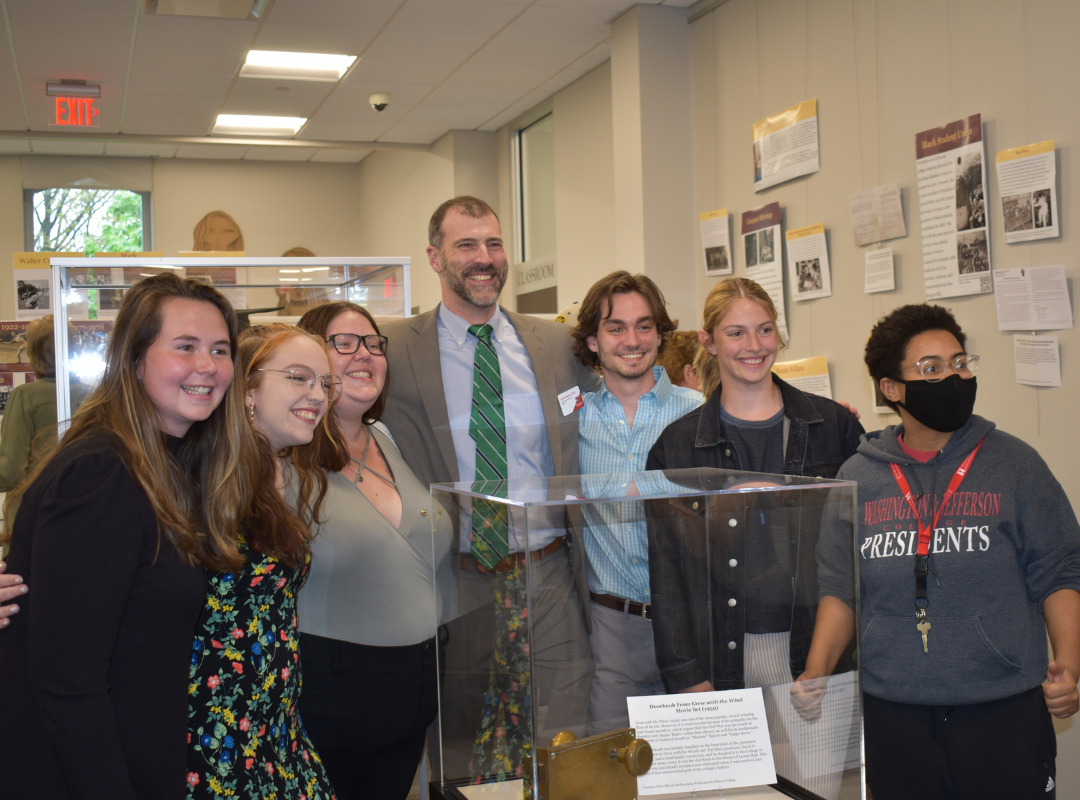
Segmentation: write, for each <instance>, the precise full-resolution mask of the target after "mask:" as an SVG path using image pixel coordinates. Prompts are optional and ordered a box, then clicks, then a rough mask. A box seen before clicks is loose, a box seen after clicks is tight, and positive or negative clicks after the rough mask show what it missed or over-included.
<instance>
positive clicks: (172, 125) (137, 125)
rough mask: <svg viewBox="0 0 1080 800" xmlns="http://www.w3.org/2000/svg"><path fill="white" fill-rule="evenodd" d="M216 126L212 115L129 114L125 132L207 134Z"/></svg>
mask: <svg viewBox="0 0 1080 800" xmlns="http://www.w3.org/2000/svg"><path fill="white" fill-rule="evenodd" d="M213 126H214V118H213V117H212V116H204V115H195V116H181V115H179V114H130V113H129V114H128V115H127V116H126V117H124V133H130V134H133V135H134V134H142V135H150V136H206V135H207V134H208V133H209V132H210V128H212V127H213Z"/></svg>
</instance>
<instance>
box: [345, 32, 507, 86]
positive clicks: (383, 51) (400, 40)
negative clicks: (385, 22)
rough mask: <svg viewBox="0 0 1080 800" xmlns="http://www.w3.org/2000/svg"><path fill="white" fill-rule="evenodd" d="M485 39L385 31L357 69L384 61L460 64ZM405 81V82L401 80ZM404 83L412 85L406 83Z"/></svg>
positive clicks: (475, 35) (482, 37) (483, 37)
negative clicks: (367, 64)
mask: <svg viewBox="0 0 1080 800" xmlns="http://www.w3.org/2000/svg"><path fill="white" fill-rule="evenodd" d="M487 38H488V37H487V36H484V35H477V34H452V33H448V34H445V35H444V34H438V33H405V32H402V31H390V30H387V31H384V32H383V34H382V35H381V36H380V37H379V38H378V39H376V40H375V42H374V43H373V44H372V45H371V47H370V48H368V51H367V53H365V54H364V58H362V59H361V60H360V64H359V65H357V67H356V68H357V69H361V68H362V67H363V66H364V65H365V62H369V63H371V62H376V63H377V62H379V61H386V62H389V63H393V64H405V63H409V62H412V61H451V62H456V63H460V62H462V61H464V60H465V59H466V58H468V57H469V56H470V55H472V53H473V52H475V51H476V50H478V49H480V47H481V46H482V45H483V44H484V42H485V41H487ZM401 80H405V79H401ZM405 82H406V83H413V81H411V80H405Z"/></svg>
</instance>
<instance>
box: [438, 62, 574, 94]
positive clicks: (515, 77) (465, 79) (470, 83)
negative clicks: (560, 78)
mask: <svg viewBox="0 0 1080 800" xmlns="http://www.w3.org/2000/svg"><path fill="white" fill-rule="evenodd" d="M558 72H559V69H558V68H552V67H525V66H521V65H510V64H504V65H501V66H494V65H492V64H476V63H474V62H472V61H469V62H468V63H466V64H462V65H461V67H459V68H458V69H457V71H455V72H454V74H453V75H451V76H450V77H449V78H448V79H447V81H446V85H448V86H461V87H468V88H469V89H471V90H472V93H473V95H474V96H475V95H476V94H477V92H476V90H477V89H481V90H486V89H520V90H522V91H530V90H532V89H535V88H536V87H537V86H539V85H540V84H542V83H544V82H545V81H548V80H550V79H551V78H552V77H553V76H554V75H555V74H557V73H558ZM484 94H486V92H484Z"/></svg>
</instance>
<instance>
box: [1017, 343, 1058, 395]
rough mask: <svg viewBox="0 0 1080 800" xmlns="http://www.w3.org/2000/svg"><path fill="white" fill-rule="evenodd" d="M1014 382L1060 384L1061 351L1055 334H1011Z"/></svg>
mask: <svg viewBox="0 0 1080 800" xmlns="http://www.w3.org/2000/svg"><path fill="white" fill-rule="evenodd" d="M1013 364H1014V366H1015V368H1016V382H1017V383H1023V384H1026V385H1027V386H1061V353H1060V351H1059V350H1058V338H1057V337H1056V336H1013Z"/></svg>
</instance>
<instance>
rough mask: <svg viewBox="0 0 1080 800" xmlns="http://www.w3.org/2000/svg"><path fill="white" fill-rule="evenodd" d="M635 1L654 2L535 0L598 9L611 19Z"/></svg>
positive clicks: (648, 0)
mask: <svg viewBox="0 0 1080 800" xmlns="http://www.w3.org/2000/svg"><path fill="white" fill-rule="evenodd" d="M636 2H642V3H644V4H645V5H650V4H652V3H655V2H656V0H536V5H537V6H546V7H548V8H575V9H580V10H582V11H599V12H602V13H604V14H607V15H608V19H611V17H613V16H615V15H616V14H621V13H622V12H623V11H626V10H627V9H628V8H630V7H632V6H634V5H635V4H636ZM691 2H697V0H691Z"/></svg>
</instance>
